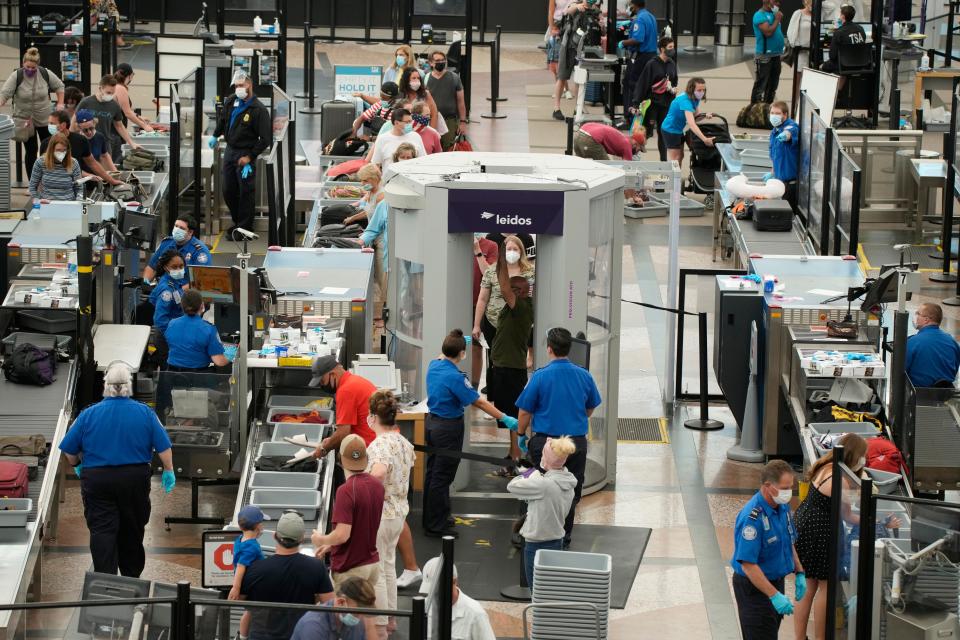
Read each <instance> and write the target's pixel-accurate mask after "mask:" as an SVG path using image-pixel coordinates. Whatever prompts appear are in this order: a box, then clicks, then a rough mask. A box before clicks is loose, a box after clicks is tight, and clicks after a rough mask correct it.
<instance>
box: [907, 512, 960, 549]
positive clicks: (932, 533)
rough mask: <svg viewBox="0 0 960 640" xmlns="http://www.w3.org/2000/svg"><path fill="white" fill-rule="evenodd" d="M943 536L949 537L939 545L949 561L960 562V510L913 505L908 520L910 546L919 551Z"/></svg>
mask: <svg viewBox="0 0 960 640" xmlns="http://www.w3.org/2000/svg"><path fill="white" fill-rule="evenodd" d="M944 536H950V539H949V540H948V541H947V542H946V543H944V544H943V545H941V546H940V547H939V550H940V551H942V552H943V553H944V555H946V556H947V557H948V558H950V561H951V562H960V510H957V509H950V508H948V507H934V506H929V505H922V504H915V505H913V514H912V520H911V521H910V548H911V549H913V550H914V551H919V550H920V549H923V548H924V547H926V546H927V545H929V544H932V543H934V542H936V541H937V540H940V539H941V538H943V537H944Z"/></svg>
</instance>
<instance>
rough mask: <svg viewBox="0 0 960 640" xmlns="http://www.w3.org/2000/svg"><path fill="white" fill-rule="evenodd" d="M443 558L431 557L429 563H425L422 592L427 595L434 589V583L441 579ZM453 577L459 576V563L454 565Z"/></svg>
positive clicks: (421, 585) (421, 583) (421, 584)
mask: <svg viewBox="0 0 960 640" xmlns="http://www.w3.org/2000/svg"><path fill="white" fill-rule="evenodd" d="M441 560H443V558H441V557H440V556H437V557H436V558H430V559H429V560H427V564H425V565H423V580H422V581H421V582H420V593H421V594H423V595H427V594H429V593H430V590H431V589H433V583H434V582H436V581H437V580H439V579H440V569H441V564H440V563H441ZM453 578H454V580H456V578H457V565H453Z"/></svg>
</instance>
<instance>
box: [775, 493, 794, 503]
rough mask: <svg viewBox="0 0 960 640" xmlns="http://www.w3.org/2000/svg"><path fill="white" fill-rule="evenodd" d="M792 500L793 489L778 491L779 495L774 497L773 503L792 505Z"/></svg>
mask: <svg viewBox="0 0 960 640" xmlns="http://www.w3.org/2000/svg"><path fill="white" fill-rule="evenodd" d="M792 498H793V489H778V490H777V495H775V496H774V497H773V501H774V502H776V503H777V504H790V500H791V499H792Z"/></svg>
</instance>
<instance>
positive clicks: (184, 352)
mask: <svg viewBox="0 0 960 640" xmlns="http://www.w3.org/2000/svg"><path fill="white" fill-rule="evenodd" d="M180 306H181V307H182V308H183V315H182V316H180V317H179V318H176V319H174V320H171V321H170V323H169V324H168V325H167V330H166V331H165V332H164V337H165V338H166V339H167V345H168V348H169V350H170V352H169V355H168V356H167V370H168V371H180V372H184V373H202V372H204V371H206V370H207V368H208V367H209V366H210V363H211V362H213V364H215V365H217V366H218V367H225V366H227V363H228V362H229V360H227V356H225V355H224V349H223V343H221V342H220V335H219V334H218V333H217V328H216V327H215V326H213V325H212V324H210V323H209V322H207V321H206V320H204V319H203V313H204V311H205V308H204V304H203V297H202V296H201V295H200V293H199V292H197V291H194V290H193V289H187V290H186V291H184V292H183V294H182V295H181V296H180Z"/></svg>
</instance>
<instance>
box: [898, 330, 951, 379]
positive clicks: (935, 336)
mask: <svg viewBox="0 0 960 640" xmlns="http://www.w3.org/2000/svg"><path fill="white" fill-rule="evenodd" d="M958 367H960V345H957V341H956V340H955V339H954V337H953V336H951V335H950V334H949V333H947V332H946V331H944V330H943V329H941V328H940V327H938V326H936V325H927V326H926V327H924V328H922V329H920V330H919V331H917V332H916V333H915V334H914V335H912V336H910V337H909V338H908V339H907V362H906V366H905V368H906V370H907V377H909V378H910V382H912V383H913V386H915V387H932V386H933V385H934V383H936V382H939V381H941V380H949V381H950V382H953V381H954V379H955V378H956V377H957V369H958Z"/></svg>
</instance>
